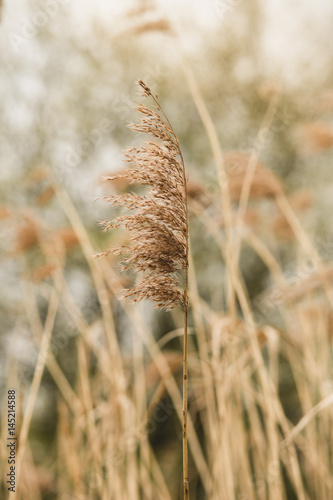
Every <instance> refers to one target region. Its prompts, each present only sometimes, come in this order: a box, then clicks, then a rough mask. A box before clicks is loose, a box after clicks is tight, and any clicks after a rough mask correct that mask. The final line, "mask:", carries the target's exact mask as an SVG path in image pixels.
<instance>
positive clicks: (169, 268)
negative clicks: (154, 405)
mask: <svg viewBox="0 0 333 500" xmlns="http://www.w3.org/2000/svg"><path fill="white" fill-rule="evenodd" d="M138 83H139V86H140V88H141V93H142V96H144V97H146V98H150V99H151V100H152V101H153V109H152V108H149V107H147V106H143V105H138V106H137V110H138V111H139V112H140V113H141V114H142V115H143V118H142V120H141V122H139V123H137V124H131V128H132V129H133V130H135V131H137V132H141V133H145V134H149V135H150V136H152V137H153V138H154V141H151V140H150V141H149V142H147V143H145V144H144V145H143V146H141V147H139V148H134V147H131V148H129V149H128V150H127V152H126V154H125V159H126V161H128V162H130V163H132V164H133V165H134V168H132V169H128V170H126V171H125V172H123V173H121V174H118V175H114V176H109V177H107V178H106V180H108V181H114V180H118V179H127V180H129V181H130V183H131V184H137V185H143V186H146V185H148V186H149V187H150V190H149V193H148V195H146V196H139V195H136V194H134V193H123V194H120V195H116V196H114V195H113V196H105V197H104V199H105V200H106V201H107V202H108V203H109V204H110V205H113V206H118V207H122V208H123V209H125V211H126V210H127V211H128V213H126V214H125V215H120V216H119V217H118V218H116V219H115V220H114V221H103V223H102V224H103V225H104V227H105V230H106V231H108V230H110V229H114V228H117V227H119V226H122V227H124V228H125V229H127V230H128V231H129V232H130V233H131V237H130V245H129V246H128V245H122V246H120V247H117V248H112V249H110V250H108V251H107V252H103V253H102V254H99V255H98V256H101V255H108V254H109V253H113V254H115V255H117V256H119V257H121V258H122V270H124V271H125V270H131V271H133V272H134V273H138V275H139V276H140V278H139V279H137V280H136V283H135V284H134V285H133V287H132V288H129V289H127V290H125V291H124V293H123V296H122V298H124V299H127V298H129V299H131V301H132V302H133V303H136V302H139V301H141V300H151V301H152V302H153V303H154V304H155V308H158V309H165V310H171V309H173V308H174V307H175V306H177V305H178V304H181V305H182V306H183V309H184V343H183V418H182V425H183V487H184V500H187V499H188V498H189V472H188V433H187V420H188V416H187V406H188V401H187V399H188V398H187V394H188V359H187V358H188V354H187V352H188V331H187V311H188V307H189V304H188V260H189V255H188V239H189V231H188V210H187V184H186V173H185V165H184V160H183V156H182V153H181V150H180V145H179V141H178V138H177V136H176V134H175V132H174V130H173V128H172V126H171V124H170V122H169V120H168V118H167V117H166V115H165V113H164V111H163V110H162V108H161V106H160V104H159V102H158V99H157V96H155V95H154V94H153V93H152V91H151V90H150V88H149V87H148V86H147V85H146V84H145V83H144V82H143V81H139V82H138Z"/></svg>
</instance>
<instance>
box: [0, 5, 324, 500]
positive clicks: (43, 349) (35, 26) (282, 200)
mask: <svg viewBox="0 0 333 500" xmlns="http://www.w3.org/2000/svg"><path fill="white" fill-rule="evenodd" d="M332 24H333V5H332V3H331V2H329V1H327V0H320V1H317V2H313V1H310V0H308V1H302V2H301V1H300V0H298V1H296V0H295V1H285V0H284V1H279V2H278V1H277V0H274V1H273V0H272V1H271V2H263V1H262V0H252V1H251V2H245V0H216V1H215V0H209V1H208V2H204V1H202V0H196V1H192V2H176V1H170V2H167V3H166V2H161V1H154V0H151V1H149V0H147V1H144V0H142V1H139V0H137V1H124V2H121V3H119V2H118V3H117V2H115V1H109V2H106V1H102V0H98V1H96V2H94V3H92V2H87V1H83V0H81V1H80V2H74V1H73V0H48V1H45V2H37V1H33V0H26V1H24V0H10V1H6V0H4V2H3V4H2V6H1V25H0V30H1V34H0V37H1V38H0V44H1V51H0V59H1V76H0V88H1V113H0V129H1V134H0V144H1V147H0V165H1V166H0V176H1V183H0V219H1V220H0V232H1V265H0V275H1V283H2V287H1V290H0V314H1V335H0V345H1V350H0V359H1V363H0V367H1V368H0V388H1V395H2V397H1V400H2V403H1V452H0V456H1V481H2V483H1V488H2V489H1V495H2V497H3V498H7V494H8V491H7V487H6V484H5V474H6V471H7V467H8V464H7V450H6V446H5V441H6V438H7V426H6V422H7V413H6V412H7V406H6V403H7V400H6V396H7V390H8V389H12V388H14V389H15V390H16V391H17V432H18V436H19V437H20V441H19V442H20V448H19V450H21V451H20V452H19V453H18V455H17V459H18V460H17V461H18V463H17V469H18V470H20V472H19V473H18V477H17V488H18V493H17V495H18V496H17V498H20V499H21V498H22V499H24V500H29V499H30V498H31V499H32V498H33V499H34V500H36V499H43V500H44V499H47V500H49V499H50V500H51V499H59V500H60V499H61V500H63V499H64V500H66V499H68V500H69V499H71V500H76V499H77V500H78V499H82V500H88V499H103V500H104V499H112V498H117V499H118V498H121V499H128V498H131V499H141V498H142V499H154V500H156V499H158V498H161V499H168V498H173V499H176V498H181V491H182V489H181V481H182V465H181V427H180V423H179V418H178V413H177V411H178V410H179V406H178V404H180V405H181V359H182V358H181V349H182V341H181V334H182V331H181V327H182V311H181V310H175V311H173V312H172V313H165V312H156V311H154V310H153V308H152V306H151V305H150V304H140V305H139V306H137V307H133V306H126V305H124V304H123V303H119V301H118V296H119V292H120V290H121V288H122V287H123V286H127V285H128V284H129V283H131V279H132V278H131V276H128V275H125V276H124V275H122V274H121V273H120V272H119V263H117V261H116V259H115V258H113V257H108V258H105V259H100V260H94V259H93V258H92V256H93V255H94V254H95V253H97V252H101V251H104V250H106V249H107V248H108V247H109V246H111V245H113V244H119V243H122V242H126V241H127V235H126V234H124V233H122V232H120V231H116V232H114V233H107V234H105V233H102V230H101V228H100V226H99V225H98V221H100V220H103V219H112V217H113V216H114V211H113V209H111V208H110V207H109V206H108V205H107V204H106V203H105V202H104V201H103V200H100V199H98V198H100V197H102V196H104V195H106V194H110V193H111V194H117V193H120V192H123V191H126V190H128V189H130V188H129V186H126V185H125V184H124V185H121V184H120V183H118V184H117V183H114V184H113V185H111V184H107V183H105V182H102V181H101V178H102V177H103V176H105V175H109V174H110V173H112V172H119V171H120V170H121V169H122V168H123V166H124V163H123V161H122V152H123V150H124V149H125V148H126V146H129V145H132V144H133V145H137V144H139V143H140V141H141V139H142V138H141V137H139V136H138V135H137V134H135V133H133V131H131V130H130V129H129V128H128V127H127V125H128V123H129V122H130V121H134V120H136V119H137V113H136V111H135V103H136V102H138V101H139V102H140V99H141V98H140V97H139V96H138V94H137V91H138V89H137V85H136V83H135V82H136V80H138V79H142V80H144V81H145V82H146V83H147V84H148V85H149V86H150V87H151V89H152V90H153V91H154V92H156V93H157V94H158V96H159V101H160V103H161V104H162V107H163V109H164V111H165V112H166V114H167V116H168V117H169V120H170V121H171V123H172V124H173V127H174V129H175V131H176V133H177V135H178V138H179V141H180V144H181V148H182V151H183V155H184V158H185V163H186V167H187V173H188V177H189V211H190V234H191V262H190V266H191V268H192V271H191V272H190V290H191V299H192V308H191V315H190V333H191V339H192V340H191V360H190V379H191V383H190V400H189V402H190V414H191V418H192V422H193V428H192V429H191V433H192V434H191V436H192V437H190V449H191V455H190V475H191V497H192V495H193V498H197V499H198V500H199V499H206V498H207V499H208V498H211V499H213V498H214V499H215V498H216V499H219V500H221V499H228V500H232V499H237V500H245V499H246V500H247V499H249V500H250V499H251V500H252V499H253V500H256V499H260V500H264V499H268V500H278V499H279V500H280V499H283V498H285V499H287V500H289V499H290V500H293V499H297V500H300V499H309V500H310V499H312V498H316V499H320V500H325V499H327V500H329V499H330V498H332V495H333V483H332V477H333V464H332V460H333V457H332V439H333V435H332V429H333V427H332V425H331V424H332V416H333V415H332V406H331V404H332V401H333V397H332V394H333V392H332V391H333V385H332V381H333V379H332V368H331V366H332V365H331V361H332V325H333V323H332V297H333V296H332V291H331V286H332V269H333V268H332V265H331V264H330V262H331V261H332V258H333V227H332V218H331V213H332V194H333V191H332V151H333V149H332V148H333V72H332V71H333V70H332V67H333V66H332V57H333V45H332V36H331V33H332ZM251 169H252V177H251V175H250V177H247V175H249V174H246V172H251ZM221 172H222V173H223V175H222V174H221ZM221 175H222V182H221ZM219 179H220V182H219ZM244 179H245V181H244ZM246 183H248V193H247V194H248V196H246V189H247V188H246V187H245V188H244V184H245V186H246ZM226 186H227V187H226ZM226 193H227V195H226ZM244 193H245V198H244ZM226 196H227V201H226ZM237 217H238V218H237ZM238 252H239V258H238V256H237V257H236V258H234V260H233V257H232V255H237V253H238ZM138 330H139V331H138ZM235 339H236V340H235ZM177 408H178V410H177ZM298 424H299V426H298V427H297V425H298ZM286 450H287V451H286Z"/></svg>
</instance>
